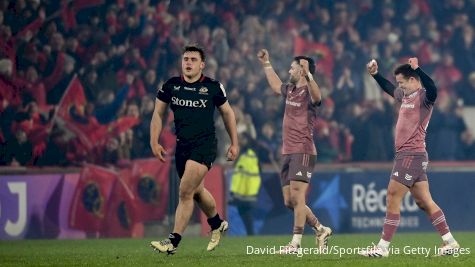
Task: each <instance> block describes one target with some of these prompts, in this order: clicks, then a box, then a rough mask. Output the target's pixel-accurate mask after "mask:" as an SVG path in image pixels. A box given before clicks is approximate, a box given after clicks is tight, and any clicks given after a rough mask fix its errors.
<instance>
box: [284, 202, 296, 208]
mask: <svg viewBox="0 0 475 267" xmlns="http://www.w3.org/2000/svg"><path fill="white" fill-rule="evenodd" d="M284 205H285V206H286V207H287V208H288V209H290V210H294V206H292V202H290V200H285V201H284Z"/></svg>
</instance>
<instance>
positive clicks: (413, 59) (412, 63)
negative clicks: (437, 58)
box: [407, 57, 419, 70]
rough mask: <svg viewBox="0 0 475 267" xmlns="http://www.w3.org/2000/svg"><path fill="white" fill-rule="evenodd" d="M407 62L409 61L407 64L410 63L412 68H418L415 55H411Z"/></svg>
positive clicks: (417, 60)
mask: <svg viewBox="0 0 475 267" xmlns="http://www.w3.org/2000/svg"><path fill="white" fill-rule="evenodd" d="M407 63H409V65H411V68H412V69H413V70H415V69H417V68H419V59H417V57H411V58H410V59H409V60H408V62H407Z"/></svg>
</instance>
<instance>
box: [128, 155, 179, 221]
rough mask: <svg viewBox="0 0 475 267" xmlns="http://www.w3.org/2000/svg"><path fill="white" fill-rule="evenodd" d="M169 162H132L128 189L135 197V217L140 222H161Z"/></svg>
mask: <svg viewBox="0 0 475 267" xmlns="http://www.w3.org/2000/svg"><path fill="white" fill-rule="evenodd" d="M170 167H171V163H170V160H167V161H165V162H161V161H159V160H156V159H141V160H134V162H133V163H132V180H131V184H130V187H131V188H132V189H133V190H134V193H135V195H136V196H137V197H136V207H137V217H138V219H139V220H141V221H148V220H161V219H163V217H164V216H165V212H166V209H167V204H168V183H169V173H170Z"/></svg>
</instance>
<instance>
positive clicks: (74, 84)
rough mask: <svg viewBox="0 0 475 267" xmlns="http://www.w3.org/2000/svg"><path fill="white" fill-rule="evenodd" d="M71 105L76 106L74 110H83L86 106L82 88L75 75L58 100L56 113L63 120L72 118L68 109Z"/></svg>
mask: <svg viewBox="0 0 475 267" xmlns="http://www.w3.org/2000/svg"><path fill="white" fill-rule="evenodd" d="M73 106H75V107H76V110H83V109H84V107H85V106H86V95H85V94H84V88H83V87H82V84H81V81H79V79H78V77H77V76H76V75H75V76H74V77H73V78H72V79H71V81H70V82H69V85H68V88H66V91H65V92H64V95H63V97H62V98H61V100H60V101H59V105H58V111H57V115H58V116H60V117H62V118H63V119H65V120H68V121H70V120H72V119H71V115H70V110H71V108H72V107H73Z"/></svg>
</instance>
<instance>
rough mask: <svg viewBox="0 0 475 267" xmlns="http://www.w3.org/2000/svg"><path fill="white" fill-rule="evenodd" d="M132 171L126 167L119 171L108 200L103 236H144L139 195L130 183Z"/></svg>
mask: <svg viewBox="0 0 475 267" xmlns="http://www.w3.org/2000/svg"><path fill="white" fill-rule="evenodd" d="M131 174H132V172H131V170H129V169H124V170H121V171H120V172H119V176H118V178H117V180H116V181H115V184H114V187H113V189H112V191H113V193H112V194H111V198H110V200H109V201H108V204H109V205H108V208H107V216H106V219H105V221H104V224H103V230H102V234H101V236H102V235H103V236H105V237H142V236H143V232H144V227H143V223H142V222H139V221H138V218H137V212H138V210H137V205H136V201H137V196H136V195H135V194H134V192H133V191H132V189H131V188H130V186H129V184H130V181H131V179H132V175H131Z"/></svg>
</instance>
